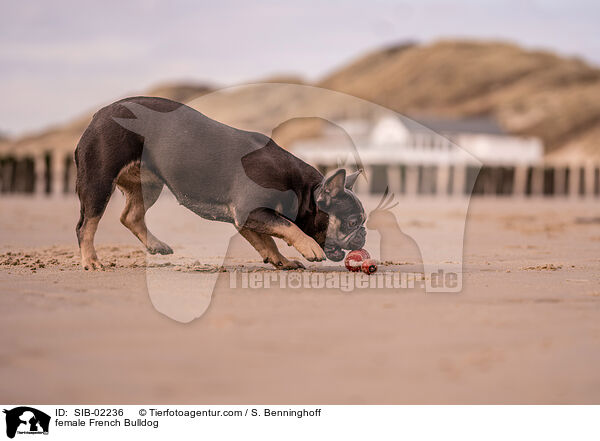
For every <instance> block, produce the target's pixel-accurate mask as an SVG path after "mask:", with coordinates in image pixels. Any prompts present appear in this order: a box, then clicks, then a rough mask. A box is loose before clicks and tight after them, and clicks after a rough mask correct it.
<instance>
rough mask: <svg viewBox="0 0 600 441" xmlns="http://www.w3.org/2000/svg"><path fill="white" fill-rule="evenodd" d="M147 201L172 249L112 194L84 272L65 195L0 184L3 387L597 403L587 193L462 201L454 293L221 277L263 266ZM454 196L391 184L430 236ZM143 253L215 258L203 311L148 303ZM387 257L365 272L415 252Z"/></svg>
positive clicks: (172, 209) (452, 213) (372, 238)
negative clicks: (146, 242) (95, 266)
mask: <svg viewBox="0 0 600 441" xmlns="http://www.w3.org/2000/svg"><path fill="white" fill-rule="evenodd" d="M119 196H120V195H119ZM161 199H162V200H161V201H159V203H157V205H156V206H155V207H153V208H152V210H151V211H150V212H149V221H148V223H149V226H150V227H151V229H153V230H154V231H155V232H156V233H157V236H159V237H160V238H161V239H164V240H165V241H166V242H168V243H169V244H170V245H172V246H173V248H174V250H175V254H174V255H172V256H164V257H160V258H158V259H155V258H152V259H150V260H149V261H147V259H146V255H145V252H144V251H143V249H142V247H141V245H140V244H139V243H138V242H137V240H136V239H135V238H134V237H133V236H132V235H131V233H130V232H129V231H128V230H126V229H125V228H124V227H123V226H122V225H121V224H120V223H119V220H118V218H119V213H120V211H121V209H122V206H123V200H122V198H120V197H114V198H113V200H112V201H111V203H110V204H109V207H108V209H107V213H106V214H105V216H104V217H103V219H102V222H101V223H100V228H99V231H98V234H97V236H96V244H97V248H98V254H99V257H100V259H101V260H102V261H103V263H104V264H105V265H106V268H105V270H104V271H98V272H84V271H83V270H82V269H81V268H80V266H79V256H78V249H77V244H76V239H75V233H74V227H75V223H76V222H77V218H78V210H79V204H78V201H77V199H76V198H75V197H74V196H65V197H54V198H41V197H40V198H26V197H2V198H1V199H0V307H1V308H2V311H3V312H4V314H3V318H2V320H0V342H1V344H0V376H1V377H2V378H3V381H2V382H1V383H0V397H2V400H1V401H4V402H14V403H17V402H19V403H32V404H36V403H44V404H54V403H82V404H83V403H87V404H97V403H144V402H154V403H161V404H167V403H180V404H183V403H205V404H221V403H230V404H234V403H236V404H237V403H255V404H260V403H277V404H300V403H303V404H307V403H319V404H404V403H405V404H417V403H453V404H467V403H473V404H474V403H490V404H503V403H599V402H600V379H599V377H598V371H599V369H600V351H598V348H599V347H600V320H599V317H600V271H599V270H600V258H599V255H598V250H599V248H600V229H599V225H598V223H596V220H595V219H594V217H596V216H597V215H598V208H597V205H596V202H594V201H591V200H567V199H560V198H555V199H551V200H550V199H529V200H525V199H523V200H515V199H511V200H508V199H501V198H499V199H496V198H486V199H473V200H472V201H471V204H470V207H469V212H468V218H467V222H466V229H465V240H464V266H463V270H464V274H463V290H462V292H460V293H425V292H424V290H422V289H409V290H396V291H394V290H377V289H375V290H370V289H365V290H356V291H352V292H341V291H339V290H331V289H330V290H327V289H321V290H319V289H307V290H303V289H295V290H292V289H286V290H281V289H276V288H271V289H246V290H244V289H240V288H239V287H238V288H231V287H230V276H229V274H230V271H231V270H232V268H233V269H235V267H236V266H237V267H242V265H243V268H246V269H248V270H250V271H263V272H273V273H274V272H275V271H273V270H271V269H270V268H269V267H268V266H267V265H264V264H263V263H262V262H261V261H260V258H259V256H258V255H257V254H256V253H255V252H254V251H253V250H252V249H251V248H250V247H249V246H248V245H247V244H245V243H244V242H243V240H241V239H240V238H239V237H237V238H235V237H234V239H232V241H231V243H228V241H227V240H223V238H227V237H231V236H232V235H233V234H234V233H235V231H234V230H233V228H232V227H231V226H229V225H220V226H218V227H215V228H218V229H222V231H223V234H217V235H214V236H211V238H209V239H208V240H207V239H206V238H198V237H196V238H192V237H191V236H193V233H194V231H196V230H195V229H197V228H198V226H197V224H195V222H196V219H195V216H194V215H192V214H191V213H187V214H186V213H184V211H182V210H183V209H181V208H180V207H178V206H177V204H176V203H175V201H173V200H172V199H169V198H168V197H164V198H163V197H161ZM377 202H378V201H377V200H375V199H373V200H369V201H368V204H367V205H370V206H374V205H376V204H377ZM461 204H462V203H461V202H460V201H452V200H442V199H439V200H437V199H422V200H408V199H407V200H401V203H400V207H399V211H397V217H398V222H399V224H400V225H401V226H402V227H403V229H404V228H405V227H406V229H408V230H410V231H411V232H413V233H414V234H413V233H411V234H412V235H413V237H414V236H415V235H416V236H418V237H419V240H418V242H419V245H420V246H424V247H426V248H429V249H434V250H436V249H438V248H439V249H440V250H443V248H444V244H445V243H448V242H447V241H446V239H445V238H444V236H443V234H441V233H440V232H443V231H456V227H457V226H460V216H458V217H457V215H456V213H457V210H458V212H459V211H460V207H461V206H462V205H461ZM448 225H453V227H452V228H450V229H448V228H446V227H447V226H448ZM219 231H221V230H219ZM228 234H229V236H228ZM200 239H202V240H200ZM194 240H196V241H197V242H198V243H199V244H200V245H198V248H194V253H193V254H194V259H192V258H191V257H190V256H191V255H190V254H189V253H187V254H186V250H188V251H189V248H190V243H196V242H194ZM378 240H379V238H378V236H377V234H376V233H374V232H373V231H370V232H369V236H368V241H367V246H366V248H367V249H369V250H372V251H375V252H376V253H377V252H378V250H379V242H378ZM449 240H450V239H449ZM186 247H187V248H186ZM280 248H281V249H282V252H283V253H284V254H286V255H288V256H290V255H294V254H295V253H294V252H293V250H291V249H290V248H287V247H280ZM227 249H229V251H227ZM225 251H227V254H228V255H229V256H230V257H232V258H231V259H229V260H227V261H226V265H225V266H224V267H223V269H222V268H221V264H222V262H223V253H224V252H225ZM148 263H150V265H151V267H152V268H153V271H154V273H155V274H158V275H159V276H160V277H164V280H170V279H169V278H170V277H173V275H174V274H179V275H180V274H182V273H185V274H187V276H189V277H191V278H193V281H194V283H198V284H201V283H202V280H203V278H205V277H206V276H207V274H215V273H216V274H217V275H218V280H217V285H216V289H215V293H214V295H213V298H212V302H211V303H210V306H209V308H208V310H207V311H206V313H205V314H204V315H202V316H201V317H200V318H198V319H196V320H193V321H191V322H190V323H187V324H185V323H180V322H178V321H175V320H172V319H170V318H168V317H167V316H165V315H164V314H162V313H161V312H160V311H157V309H156V308H155V307H154V305H153V303H152V302H151V299H150V297H149V292H148V285H147V277H146V276H147V268H146V265H147V264H148ZM400 267H401V268H399V267H398V265H396V266H390V267H389V268H386V265H380V268H379V270H380V271H384V270H393V271H397V270H402V271H418V269H419V262H414V261H407V262H404V265H400ZM308 271H312V272H326V273H330V272H333V271H345V270H343V266H342V263H333V262H327V263H323V264H318V265H316V264H315V265H309V269H308Z"/></svg>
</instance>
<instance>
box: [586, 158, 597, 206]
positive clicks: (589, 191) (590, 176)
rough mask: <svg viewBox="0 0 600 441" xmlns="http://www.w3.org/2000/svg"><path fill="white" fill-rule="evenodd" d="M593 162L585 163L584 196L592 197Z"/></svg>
mask: <svg viewBox="0 0 600 441" xmlns="http://www.w3.org/2000/svg"><path fill="white" fill-rule="evenodd" d="M595 168H596V166H595V164H594V163H593V162H588V163H586V164H585V187H584V188H585V190H584V191H585V197H586V198H593V197H594V180H595Z"/></svg>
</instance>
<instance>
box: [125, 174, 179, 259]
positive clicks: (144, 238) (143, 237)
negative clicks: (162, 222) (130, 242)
mask: <svg viewBox="0 0 600 441" xmlns="http://www.w3.org/2000/svg"><path fill="white" fill-rule="evenodd" d="M141 174H142V172H141V171H140V165H139V163H133V164H131V165H130V166H128V167H126V168H125V169H123V170H122V171H121V173H120V174H119V176H118V177H117V187H119V189H120V190H121V191H122V192H123V194H124V195H125V198H126V202H125V209H124V210H123V213H122V214H121V223H122V224H123V225H125V226H126V227H127V228H129V230H130V231H131V232H132V233H133V234H134V235H135V237H137V238H138V239H139V240H140V242H142V243H143V244H144V246H145V247H146V249H147V250H148V252H149V253H150V254H172V253H173V250H172V249H171V247H170V246H169V245H167V244H166V243H164V242H162V241H160V240H158V239H157V238H156V236H154V235H153V234H152V233H151V232H150V231H149V230H148V227H147V226H146V221H145V215H146V211H148V209H149V208H150V207H151V206H152V205H154V203H155V202H156V200H157V199H158V197H159V196H160V192H161V191H162V188H163V185H164V184H163V183H162V182H161V181H159V180H158V178H156V177H155V176H151V175H150V174H149V172H145V171H144V172H143V175H144V176H143V177H142V176H141Z"/></svg>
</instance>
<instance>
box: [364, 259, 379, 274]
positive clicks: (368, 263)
mask: <svg viewBox="0 0 600 441" xmlns="http://www.w3.org/2000/svg"><path fill="white" fill-rule="evenodd" d="M361 269H362V271H363V273H365V274H373V273H374V272H376V271H377V262H375V261H374V260H373V259H365V260H363V262H362V265H361Z"/></svg>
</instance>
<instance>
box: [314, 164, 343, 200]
mask: <svg viewBox="0 0 600 441" xmlns="http://www.w3.org/2000/svg"><path fill="white" fill-rule="evenodd" d="M345 184H346V170H344V169H343V168H340V169H338V170H336V171H334V172H333V173H331V174H330V175H329V176H327V177H325V178H323V182H321V185H319V187H317V190H316V191H315V201H316V202H317V204H319V205H325V206H327V205H329V204H330V202H331V199H332V198H334V197H336V196H337V195H338V194H340V193H341V192H343V191H344V185H345Z"/></svg>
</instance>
